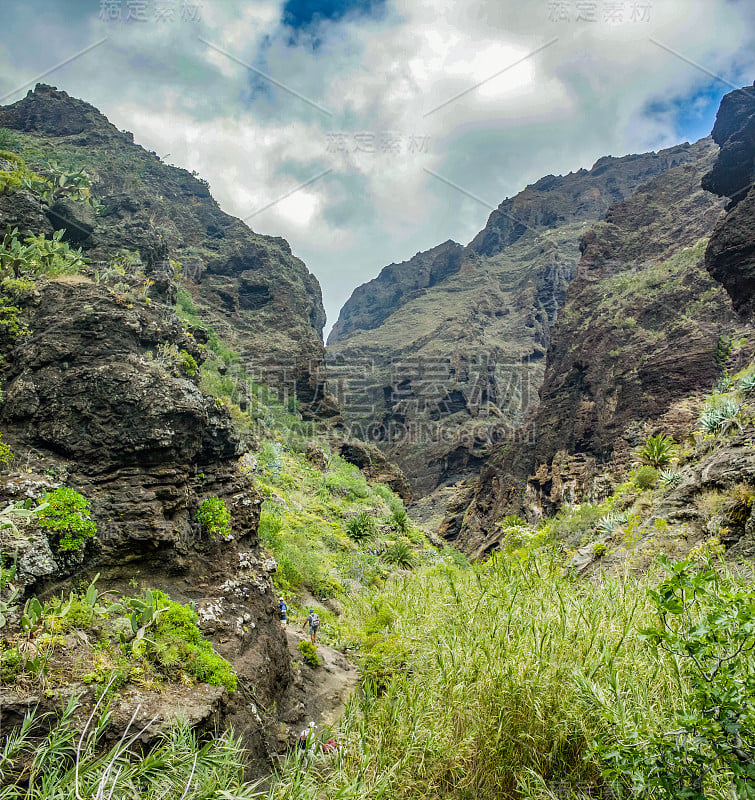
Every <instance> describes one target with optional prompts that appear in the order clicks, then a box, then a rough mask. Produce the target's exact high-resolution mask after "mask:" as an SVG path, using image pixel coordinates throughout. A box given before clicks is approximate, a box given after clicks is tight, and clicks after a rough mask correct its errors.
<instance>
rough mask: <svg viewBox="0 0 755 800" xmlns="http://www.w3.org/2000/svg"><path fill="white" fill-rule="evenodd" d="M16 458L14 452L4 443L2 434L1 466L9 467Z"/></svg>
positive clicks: (0, 444) (0, 443)
mask: <svg viewBox="0 0 755 800" xmlns="http://www.w3.org/2000/svg"><path fill="white" fill-rule="evenodd" d="M14 458H15V456H14V455H13V451H12V450H11V449H10V447H9V446H8V445H7V444H6V443H5V442H4V441H3V437H2V434H0V465H2V466H7V465H8V464H10V463H11V461H13V459H14Z"/></svg>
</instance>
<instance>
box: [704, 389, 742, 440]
mask: <svg viewBox="0 0 755 800" xmlns="http://www.w3.org/2000/svg"><path fill="white" fill-rule="evenodd" d="M740 408H741V405H740V404H739V403H738V402H737V401H736V400H735V399H734V398H733V397H725V396H724V397H716V398H714V399H713V401H711V402H709V403H708V405H706V407H705V408H704V409H703V413H702V414H700V418H699V419H698V421H697V424H698V427H699V428H700V429H701V430H703V431H704V432H705V433H726V431H728V430H729V429H730V428H732V427H734V426H736V427H741V423H740V422H739V420H738V418H737V417H738V415H739V410H740Z"/></svg>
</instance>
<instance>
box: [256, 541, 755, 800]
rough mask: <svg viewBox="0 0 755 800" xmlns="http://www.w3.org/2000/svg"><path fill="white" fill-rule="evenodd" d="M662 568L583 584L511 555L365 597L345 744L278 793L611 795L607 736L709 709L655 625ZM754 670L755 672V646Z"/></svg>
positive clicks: (714, 783) (289, 774) (288, 798)
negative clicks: (359, 685) (657, 640)
mask: <svg viewBox="0 0 755 800" xmlns="http://www.w3.org/2000/svg"><path fill="white" fill-rule="evenodd" d="M657 580H658V575H657V574H655V575H653V574H650V575H646V576H643V577H640V578H634V577H627V576H624V577H615V578H612V577H605V578H603V579H602V580H601V581H599V582H597V583H576V582H574V581H572V580H571V579H570V578H569V577H567V576H564V575H563V573H562V569H561V566H560V565H559V563H558V562H557V561H556V560H553V561H550V560H549V558H548V557H547V556H544V557H539V558H537V559H535V558H533V559H530V560H528V561H526V562H521V561H518V560H514V561H508V562H507V561H506V560H504V559H503V558H499V559H495V560H493V561H492V562H491V563H489V564H486V565H482V566H479V567H475V568H468V569H466V570H464V569H459V568H457V567H449V566H439V567H435V568H433V569H430V570H428V571H427V572H425V573H424V574H411V575H407V576H405V577H403V578H398V579H395V580H392V581H390V582H388V583H386V585H385V587H384V588H383V589H382V590H381V591H380V592H375V593H373V594H372V595H368V596H363V597H361V598H357V599H356V600H355V603H354V606H353V607H352V609H351V610H350V612H351V614H353V615H354V617H355V618H361V619H362V620H363V621H364V626H365V630H364V632H363V636H364V657H363V688H364V691H363V693H362V695H361V696H355V697H354V698H353V699H352V702H351V704H350V706H349V707H348V709H347V713H346V716H345V718H344V720H343V721H342V725H341V731H340V734H339V736H340V739H341V741H342V743H343V744H344V745H345V748H344V750H342V751H341V752H340V753H339V754H338V755H337V756H336V757H324V756H321V757H320V759H321V760H320V761H315V763H314V764H310V765H309V767H308V768H307V769H306V770H303V769H289V770H287V771H286V772H285V773H284V774H283V776H282V778H281V780H280V781H279V782H278V783H277V785H276V786H275V787H274V789H273V790H272V791H271V792H270V795H269V797H270V798H271V800H303V799H304V798H308V799H312V800H314V798H330V799H332V798H354V799H356V798H375V799H376V800H377V798H406V799H407V800H409V798H412V799H414V798H458V800H462V799H464V800H466V799H467V798H486V797H496V798H515V797H517V798H518V797H529V798H552V797H571V796H574V797H577V796H580V797H582V796H593V797H595V796H601V797H606V796H611V795H610V792H611V791H612V790H611V788H610V787H608V786H607V785H606V783H605V782H604V780H603V778H602V777H601V763H600V760H599V756H597V755H596V754H595V753H594V750H593V747H594V745H595V743H596V742H598V741H602V742H603V743H604V750H603V752H604V753H605V752H606V750H605V744H606V743H608V745H609V749H610V747H611V743H613V742H615V743H617V744H618V743H619V742H627V741H630V740H634V741H636V740H637V737H640V738H642V737H643V736H647V735H649V734H650V733H651V732H654V731H655V732H657V731H671V730H673V728H674V727H675V725H676V724H677V720H678V718H679V716H680V715H683V714H684V713H685V712H687V711H692V710H693V709H692V708H691V698H692V694H691V688H690V687H691V684H690V679H691V670H690V669H689V666H688V664H687V662H686V661H685V659H683V658H680V657H679V656H678V655H673V654H670V653H668V652H665V651H664V650H663V649H659V648H658V647H654V646H652V645H651V644H649V643H648V641H647V640H646V637H645V636H643V634H642V633H641V630H642V629H643V628H646V627H648V626H652V625H653V624H654V623H655V622H657V618H656V617H655V607H654V606H653V604H652V602H651V600H650V598H649V596H648V589H649V588H651V587H652V586H654V585H655V584H656V583H657ZM740 666H741V669H742V670H743V671H744V672H748V671H749V672H750V673H751V672H752V670H753V660H752V654H751V653H750V654H749V655H747V656H746V657H745V658H743V659H742V662H741V664H740ZM729 780H730V776H727V775H726V774H723V773H721V774H719V775H715V774H711V775H710V776H709V777H708V778H707V783H706V792H707V794H706V795H705V796H707V797H712V798H714V797H721V798H723V797H731V796H732V795H731V794H730V790H729V788H728V785H727V784H728V783H729ZM617 791H618V789H617ZM572 793H573V794H572ZM624 796H626V795H624ZM637 796H652V795H650V794H643V793H640V794H639V795H637ZM658 796H665V795H658ZM679 796H681V795H679ZM685 796H686V795H685ZM688 796H695V797H696V796H698V795H694V794H693V795H688ZM743 796H744V795H743Z"/></svg>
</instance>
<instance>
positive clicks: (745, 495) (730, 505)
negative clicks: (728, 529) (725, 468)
mask: <svg viewBox="0 0 755 800" xmlns="http://www.w3.org/2000/svg"><path fill="white" fill-rule="evenodd" d="M753 502H755V489H753V488H752V487H751V486H748V485H747V484H746V483H740V484H737V486H734V487H733V488H732V489H730V490H729V492H728V497H727V500H726V501H725V505H724V511H725V514H726V519H727V521H728V522H729V523H731V524H733V525H737V526H742V525H744V524H745V522H746V521H747V518H748V517H749V516H750V512H751V511H752V506H753Z"/></svg>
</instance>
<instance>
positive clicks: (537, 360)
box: [328, 144, 699, 496]
mask: <svg viewBox="0 0 755 800" xmlns="http://www.w3.org/2000/svg"><path fill="white" fill-rule="evenodd" d="M698 155H699V154H698V150H697V149H695V147H693V146H690V145H688V144H683V145H679V146H677V147H673V148H670V149H668V150H663V151H660V152H659V153H646V154H642V155H631V156H626V157H623V158H612V157H606V158H601V159H600V160H599V161H597V162H596V163H595V165H594V166H593V168H592V169H591V170H584V169H582V170H579V171H578V172H576V173H572V174H569V175H566V176H553V175H549V176H546V177H545V178H542V179H541V180H539V181H538V182H537V183H535V184H533V185H532V186H528V187H527V188H526V189H524V190H523V191H522V192H520V193H519V194H517V195H516V196H515V197H513V198H509V199H507V200H505V201H504V202H503V203H501V205H500V206H499V207H498V209H496V210H495V211H494V212H493V213H492V214H491V215H490V218H489V219H488V223H487V225H486V227H485V229H484V230H482V231H481V232H480V233H479V234H478V235H477V236H476V237H475V238H474V239H473V240H472V241H471V242H470V244H469V245H468V246H467V247H461V246H460V245H457V244H455V243H454V242H446V243H444V244H442V245H439V246H438V247H436V248H433V249H432V250H430V251H427V252H426V253H418V254H417V255H416V256H414V257H413V258H412V259H410V260H409V261H406V262H403V263H402V264H392V265H390V266H389V267H386V268H385V269H384V270H383V271H382V272H381V273H380V275H379V276H378V277H377V278H375V279H374V280H373V281H370V282H369V283H367V284H365V285H363V286H361V287H359V288H358V289H356V290H355V292H354V294H353V296H352V298H351V299H350V300H349V301H348V302H347V303H346V305H345V306H344V308H343V310H342V312H341V316H340V318H339V321H338V323H337V324H336V326H335V327H334V329H333V332H332V334H331V336H330V337H329V340H328V373H329V385H330V386H331V388H332V391H333V393H334V394H336V395H338V396H339V398H340V399H341V401H342V405H343V407H344V409H345V410H344V419H345V421H346V425H347V428H348V429H349V430H350V432H351V433H352V434H353V435H354V436H356V437H358V438H362V439H364V440H367V441H370V442H372V443H374V444H376V445H377V446H378V447H379V448H380V449H381V450H382V451H383V452H384V453H385V454H386V456H388V458H390V459H391V460H392V461H395V462H396V463H397V464H398V465H399V466H400V467H401V469H402V470H403V471H404V473H405V474H406V476H407V478H408V479H409V481H410V483H411V486H412V490H413V493H414V495H415V496H422V495H426V494H427V493H429V492H432V491H433V490H435V489H436V488H437V487H438V486H441V485H444V484H450V483H454V482H456V481H459V480H460V479H462V478H465V477H468V476H470V475H472V474H475V473H476V472H477V471H479V469H481V468H482V467H483V465H484V464H485V462H486V460H487V458H488V457H489V455H490V453H491V450H492V449H493V448H494V447H495V446H496V443H501V442H505V441H512V440H513V438H514V437H515V435H516V431H517V430H518V429H519V428H520V426H521V425H522V424H523V423H524V422H525V420H527V419H528V418H529V417H530V416H531V415H532V413H533V412H534V410H535V408H536V407H537V404H538V388H539V387H540V385H541V383H542V380H543V376H544V372H545V353H546V351H547V349H548V346H549V343H550V339H551V334H552V329H553V325H554V324H555V321H556V318H557V315H558V313H559V309H560V308H561V306H562V305H563V303H564V299H565V297H566V292H567V289H568V287H569V285H570V283H571V281H572V279H573V278H574V276H575V274H576V269H577V263H578V261H579V258H580V253H579V241H580V237H581V236H582V234H583V233H584V230H585V225H586V224H588V223H589V224H592V223H594V222H595V221H597V220H599V219H601V218H602V217H603V215H604V214H605V212H606V209H608V208H609V206H610V205H611V204H612V203H616V202H617V201H621V200H624V199H626V198H628V197H629V196H630V195H631V194H632V192H633V191H634V190H635V189H636V188H637V187H638V186H639V185H640V184H641V183H643V182H645V181H647V180H649V179H651V178H653V177H654V176H657V175H659V174H660V173H663V172H664V171H666V170H668V169H671V168H673V167H680V166H681V165H684V164H691V163H693V162H695V161H696V160H697V159H698ZM517 447H518V445H517Z"/></svg>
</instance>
